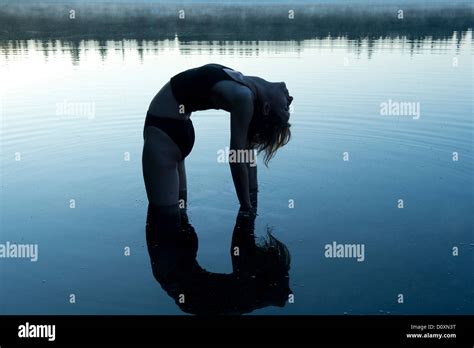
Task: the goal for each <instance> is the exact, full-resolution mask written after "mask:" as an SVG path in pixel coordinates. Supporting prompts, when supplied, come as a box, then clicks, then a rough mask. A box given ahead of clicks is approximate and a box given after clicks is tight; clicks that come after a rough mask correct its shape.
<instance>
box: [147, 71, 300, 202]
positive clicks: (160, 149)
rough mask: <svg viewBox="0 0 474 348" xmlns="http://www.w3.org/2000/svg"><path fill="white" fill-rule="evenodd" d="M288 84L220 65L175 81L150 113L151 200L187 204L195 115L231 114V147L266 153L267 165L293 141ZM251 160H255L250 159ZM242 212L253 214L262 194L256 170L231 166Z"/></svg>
mask: <svg viewBox="0 0 474 348" xmlns="http://www.w3.org/2000/svg"><path fill="white" fill-rule="evenodd" d="M292 100H293V97H291V96H290V95H289V93H288V90H287V88H286V85H285V83H283V82H278V83H273V82H268V81H266V80H264V79H262V78H259V77H256V76H245V75H242V74H241V73H240V72H237V71H234V70H232V69H230V68H227V67H225V66H222V65H218V64H207V65H204V66H201V67H198V68H194V69H190V70H186V71H184V72H181V73H180V74H178V75H176V76H174V77H172V78H171V80H170V81H169V82H168V83H166V84H165V85H164V86H163V88H162V89H161V90H160V91H159V92H158V94H157V95H156V96H155V97H154V98H153V100H152V102H151V104H150V107H149V109H148V113H147V117H146V121H145V129H144V139H145V143H144V147H143V161H142V162H143V176H144V179H145V186H146V191H147V196H148V201H149V202H150V203H151V204H153V205H155V206H168V207H169V206H172V205H176V204H178V202H179V201H181V200H182V201H184V202H185V204H186V201H187V191H186V172H185V167H184V159H185V158H186V156H188V155H189V153H190V152H191V149H192V147H193V144H194V128H193V124H192V122H191V120H190V115H191V113H192V112H193V111H197V110H207V109H223V110H226V111H228V112H230V129H231V137H230V149H231V150H235V151H238V150H240V151H242V150H246V151H251V149H252V150H257V151H258V152H261V151H263V152H264V154H265V156H264V160H265V163H266V164H268V161H269V160H270V159H271V158H272V157H273V156H274V154H275V152H276V151H277V150H278V148H280V147H281V146H283V145H285V144H286V143H287V142H288V141H289V139H290V124H289V123H288V121H289V117H290V114H289V105H290V103H291V101H292ZM247 158H250V156H247ZM230 167H231V172H232V178H233V181H234V186H235V190H236V192H237V197H238V199H239V202H240V208H241V209H242V210H250V209H251V208H252V205H251V195H252V194H255V193H256V191H257V172H256V166H250V165H249V163H248V162H247V163H242V161H240V162H239V163H230Z"/></svg>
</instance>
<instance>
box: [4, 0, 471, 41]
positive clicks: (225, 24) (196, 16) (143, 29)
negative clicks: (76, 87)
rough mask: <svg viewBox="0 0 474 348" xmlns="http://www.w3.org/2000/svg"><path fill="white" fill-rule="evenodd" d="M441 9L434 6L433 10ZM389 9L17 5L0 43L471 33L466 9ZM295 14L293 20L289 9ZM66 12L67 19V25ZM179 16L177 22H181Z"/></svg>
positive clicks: (7, 10) (9, 8) (8, 9)
mask: <svg viewBox="0 0 474 348" xmlns="http://www.w3.org/2000/svg"><path fill="white" fill-rule="evenodd" d="M440 6H441V5H440ZM440 6H436V7H433V8H430V9H427V8H423V7H421V6H414V5H410V6H408V5H406V7H402V8H401V9H402V10H403V19H399V18H398V16H399V13H398V10H399V7H397V6H394V5H385V6H384V5H373V6H370V7H369V6H365V5H359V6H355V5H354V6H352V7H350V8H349V7H347V6H343V5H323V4H319V5H318V4H305V5H296V4H292V5H288V4H287V5H268V4H267V5H218V4H212V5H205V6H203V5H192V4H186V5H176V4H146V3H145V4H140V5H130V4H112V3H102V4H100V5H99V4H90V3H87V4H80V3H74V2H73V3H71V4H69V5H64V4H63V5H61V4H57V5H51V4H42V5H41V4H39V5H35V4H29V5H25V4H21V3H20V4H16V3H12V4H9V5H6V6H3V5H2V8H0V39H3V40H28V39H39V40H47V39H58V40H78V39H83V40H87V39H91V40H98V41H101V40H123V39H134V40H145V41H147V40H166V39H174V38H175V36H176V35H177V36H178V37H179V39H180V41H182V42H187V41H202V40H207V41H260V40H272V41H273V40H275V41H293V40H294V41H301V40H306V39H313V38H325V37H328V36H330V37H346V38H348V39H360V38H369V39H376V38H380V37H400V36H402V37H407V38H408V39H410V40H420V39H423V38H425V37H431V38H433V39H435V40H436V39H441V40H442V39H446V38H449V37H451V36H452V34H453V32H460V33H464V32H466V31H467V30H469V29H471V28H472V23H473V14H472V8H471V7H469V5H467V4H461V5H449V4H448V5H445V7H442V6H441V7H440ZM290 9H291V10H294V19H290V18H289V17H291V15H290V13H289V10H290ZM71 10H73V11H74V15H73V17H74V19H71V18H70V17H71V12H70V11H71ZM180 10H184V12H181V15H182V16H184V19H180V18H179V15H180V12H179V11H180Z"/></svg>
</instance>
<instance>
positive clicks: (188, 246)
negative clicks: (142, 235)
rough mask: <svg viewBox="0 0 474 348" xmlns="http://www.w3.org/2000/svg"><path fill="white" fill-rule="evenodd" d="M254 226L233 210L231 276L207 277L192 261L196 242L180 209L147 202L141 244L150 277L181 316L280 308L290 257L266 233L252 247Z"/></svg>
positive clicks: (285, 295) (247, 216) (285, 293)
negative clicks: (144, 244)
mask: <svg viewBox="0 0 474 348" xmlns="http://www.w3.org/2000/svg"><path fill="white" fill-rule="evenodd" d="M180 220H182V221H181V223H179V222H180ZM254 222H255V214H246V213H243V212H242V211H241V212H239V214H238V216H237V221H236V223H235V227H234V233H233V235H232V245H231V250H230V252H231V257H232V268H233V272H232V273H230V274H222V273H211V272H208V271H206V270H204V269H203V268H201V266H199V264H198V263H197V261H196V254H197V248H198V239H197V235H196V233H195V232H194V228H193V227H192V226H191V225H190V224H189V223H188V222H187V218H186V215H185V213H184V210H181V211H180V210H179V208H178V207H175V208H174V209H173V210H171V209H168V210H166V211H164V210H162V209H158V210H156V209H153V207H152V205H151V204H150V205H149V209H148V217H147V245H148V252H149V254H150V260H151V265H152V270H153V275H154V276H155V278H156V280H157V281H158V282H159V283H160V284H161V287H162V288H163V289H164V290H165V291H166V292H167V293H168V295H169V296H171V297H172V298H173V299H174V300H175V302H176V304H177V305H178V306H179V307H180V308H181V309H182V310H183V311H184V312H186V313H192V314H207V315H209V314H211V315H212V314H243V313H249V312H252V311H253V310H255V309H258V308H263V307H267V306H279V307H283V306H284V305H285V303H286V301H287V300H288V297H289V295H290V294H291V290H290V288H289V277H288V270H289V268H290V254H289V252H288V249H287V247H286V246H285V245H284V244H283V243H281V242H280V241H278V240H277V239H276V238H275V237H273V236H272V235H271V234H268V236H267V239H266V240H265V241H264V243H261V244H256V243H255V236H254V234H253V230H254Z"/></svg>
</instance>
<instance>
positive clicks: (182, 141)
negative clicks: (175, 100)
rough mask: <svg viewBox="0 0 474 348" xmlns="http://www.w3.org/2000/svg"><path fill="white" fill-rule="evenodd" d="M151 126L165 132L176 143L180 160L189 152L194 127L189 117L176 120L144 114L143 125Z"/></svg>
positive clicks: (192, 142)
mask: <svg viewBox="0 0 474 348" xmlns="http://www.w3.org/2000/svg"><path fill="white" fill-rule="evenodd" d="M148 126H153V127H156V128H158V129H161V130H162V131H163V132H165V133H166V134H167V135H168V136H169V137H170V138H171V139H173V141H174V142H175V143H176V145H178V147H179V149H180V150H181V155H182V160H184V159H185V158H186V156H188V155H189V153H190V152H191V150H192V148H193V145H194V127H193V123H192V122H191V120H190V119H187V120H176V119H173V118H164V117H156V116H154V115H152V114H150V113H149V112H148V113H147V114H146V119H145V127H144V128H146V127H148Z"/></svg>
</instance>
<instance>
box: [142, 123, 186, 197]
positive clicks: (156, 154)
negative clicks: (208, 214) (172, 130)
mask: <svg viewBox="0 0 474 348" xmlns="http://www.w3.org/2000/svg"><path fill="white" fill-rule="evenodd" d="M144 137H145V143H144V145H143V155H142V167H143V178H144V180H145V187H146V193H147V196H148V201H149V202H150V203H151V204H153V205H154V206H171V205H176V204H178V200H179V174H178V163H179V162H181V151H180V149H179V147H178V145H176V144H175V143H174V141H173V140H172V139H171V138H170V137H169V136H168V135H167V134H166V133H165V132H163V131H162V130H161V129H158V128H156V127H151V126H149V127H146V128H145V131H144Z"/></svg>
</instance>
